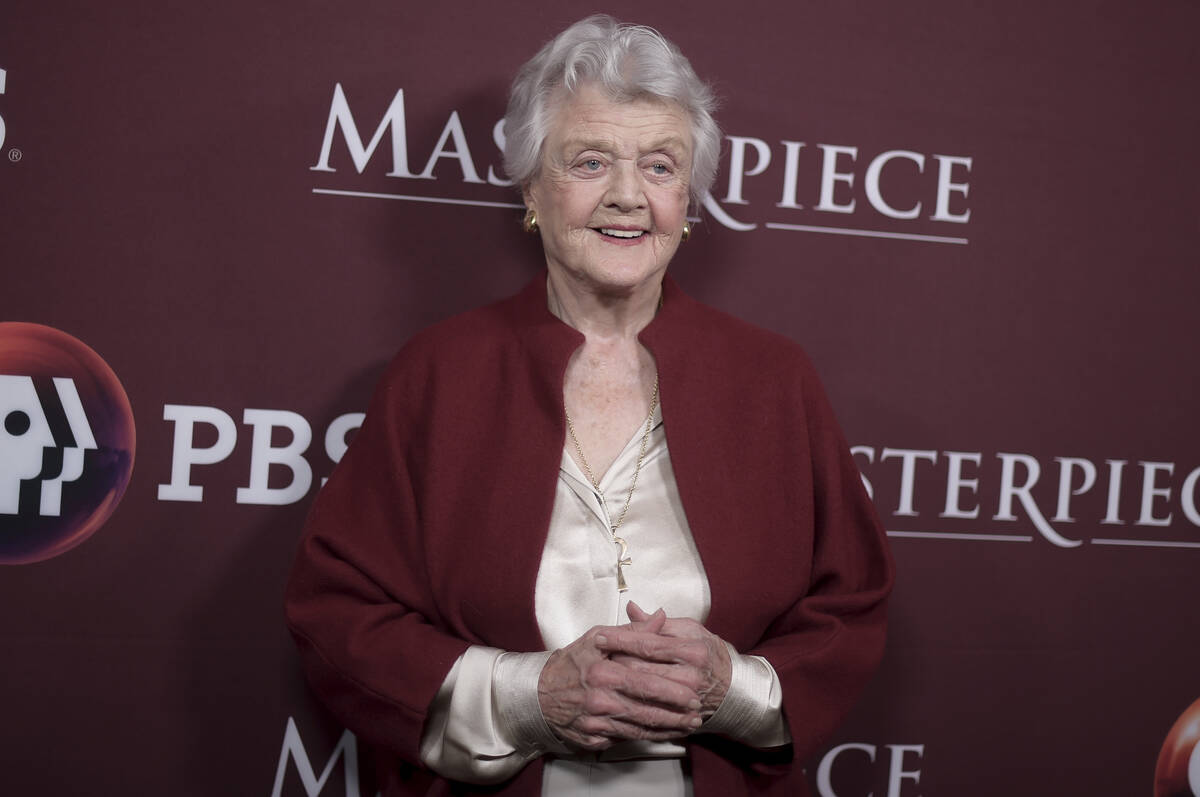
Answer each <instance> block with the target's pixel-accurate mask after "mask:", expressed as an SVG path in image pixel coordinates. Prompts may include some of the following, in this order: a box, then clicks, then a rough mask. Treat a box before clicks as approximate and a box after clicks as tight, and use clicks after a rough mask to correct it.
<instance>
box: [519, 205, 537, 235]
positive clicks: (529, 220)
mask: <svg viewBox="0 0 1200 797" xmlns="http://www.w3.org/2000/svg"><path fill="white" fill-rule="evenodd" d="M521 226H522V227H524V228H525V232H537V231H538V225H537V211H536V210H533V209H530V210H527V211H525V221H523V222H521Z"/></svg>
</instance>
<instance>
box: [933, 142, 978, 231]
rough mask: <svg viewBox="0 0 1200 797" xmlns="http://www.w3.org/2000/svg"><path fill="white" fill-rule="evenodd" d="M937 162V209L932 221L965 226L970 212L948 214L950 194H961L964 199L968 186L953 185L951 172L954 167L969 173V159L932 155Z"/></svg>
mask: <svg viewBox="0 0 1200 797" xmlns="http://www.w3.org/2000/svg"><path fill="white" fill-rule="evenodd" d="M933 157H935V158H937V161H938V181H937V208H936V210H934V212H933V220H934V221H954V222H958V223H959V224H966V223H967V219H969V218H971V211H970V209H969V208H968V209H967V210H965V211H963V212H962V213H951V212H950V194H951V193H957V194H962V195H963V197H964V198H965V197H966V196H967V191H968V190H969V189H970V186H969V185H968V184H967V183H953V182H951V178H952V177H953V171H954V167H955V166H965V167H966V169H967V171H968V172H969V171H971V159H970V158H959V157H956V156H954V155H934V156H933Z"/></svg>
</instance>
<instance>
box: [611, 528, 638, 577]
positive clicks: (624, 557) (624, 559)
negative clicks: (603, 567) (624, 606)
mask: <svg viewBox="0 0 1200 797" xmlns="http://www.w3.org/2000/svg"><path fill="white" fill-rule="evenodd" d="M612 535H613V542H615V543H616V544H617V545H619V546H621V552H620V553H619V554H617V592H625V591H627V590H628V589H629V585H628V584H626V583H625V571H624V570H622V569H621V568H623V567H628V566H629V565H632V564H633V560H632V559H630V558H629V545H627V544H626V542H625V540H623V539H621V538H620V537H618V536H617V530H616V529H613V530H612Z"/></svg>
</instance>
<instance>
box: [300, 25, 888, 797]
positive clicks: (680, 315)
mask: <svg viewBox="0 0 1200 797" xmlns="http://www.w3.org/2000/svg"><path fill="white" fill-rule="evenodd" d="M712 107H713V99H712V94H711V92H710V91H709V89H708V88H707V87H706V86H705V85H704V84H703V83H701V82H700V81H699V80H698V79H697V77H696V75H695V73H694V72H693V71H692V68H691V66H690V65H689V64H688V62H687V60H686V59H685V58H684V57H683V55H682V54H681V53H680V52H679V50H678V49H677V48H676V47H675V46H674V45H672V44H670V43H669V42H667V41H666V40H664V39H663V38H662V37H661V36H660V35H659V34H658V33H656V32H655V31H653V30H651V29H648V28H644V27H636V26H626V25H618V24H617V23H615V22H614V21H613V20H611V19H609V18H607V17H592V18H589V19H585V20H583V21H582V22H579V23H577V24H575V25H572V26H571V27H570V28H568V29H567V30H566V31H564V32H563V33H562V34H560V35H559V36H558V37H557V38H555V39H554V40H553V41H551V42H550V43H549V44H547V45H546V46H545V47H544V48H543V49H542V50H541V51H540V52H539V53H538V54H537V55H536V56H534V58H533V59H532V60H531V61H530V62H529V63H528V64H526V65H525V67H524V68H523V69H522V70H521V72H520V74H519V75H518V77H517V79H516V81H515V83H514V85H513V89H512V97H511V100H510V103H509V109H508V115H507V117H506V119H505V130H506V132H507V146H506V150H505V162H506V165H507V168H508V171H509V174H510V175H511V176H512V177H513V178H514V179H515V180H516V181H517V182H518V184H519V185H520V186H521V190H522V195H523V197H524V200H525V204H526V206H527V209H528V212H527V214H526V217H525V227H526V229H527V230H528V231H530V232H532V233H536V234H539V235H540V236H541V240H542V244H543V247H544V250H545V257H546V271H545V273H544V274H542V275H540V276H539V277H538V278H537V279H535V280H534V281H533V282H532V283H531V284H530V285H529V286H528V287H527V288H526V289H525V290H524V291H522V292H521V293H520V294H518V295H517V296H515V297H514V298H512V299H509V300H506V301H503V302H500V303H498V304H495V305H492V306H490V307H486V308H483V309H481V310H477V311H474V312H470V313H466V314H464V315H462V316H459V317H456V318H453V319H450V320H448V321H445V322H443V323H441V324H438V325H436V326H435V327H433V328H431V329H429V330H427V331H425V332H423V333H421V334H419V335H417V336H416V337H415V338H414V339H413V340H411V341H410V342H409V343H408V345H406V346H405V347H404V349H403V350H402V351H401V352H400V354H399V355H398V356H397V358H396V359H395V361H394V362H393V364H392V365H391V367H390V368H389V370H388V371H387V373H386V375H385V376H384V378H383V381H382V383H381V385H380V386H379V388H378V389H377V391H376V393H375V395H374V398H373V399H372V402H371V405H370V407H369V411H368V413H367V417H366V421H365V422H364V424H363V427H362V429H361V430H360V431H359V433H358V435H357V437H356V438H355V440H354V441H353V443H352V445H351V446H350V449H349V451H348V452H347V453H346V455H345V457H344V458H343V460H342V462H341V464H340V465H339V467H338V469H337V470H336V471H335V473H334V474H333V476H332V478H331V479H330V480H329V483H328V484H327V485H326V486H325V487H324V489H323V490H322V491H321V493H320V495H319V497H318V498H317V501H316V503H315V505H314V507H313V510H312V513H311V516H310V518H309V521H308V527H307V530H306V534H305V537H304V540H303V543H302V545H301V548H300V551H299V554H298V557H297V561H296V564H295V568H294V571H293V574H292V578H291V582H290V584H289V588H288V602H287V608H288V618H289V623H290V626H291V629H292V631H293V633H294V635H295V637H296V640H297V643H298V645H299V648H300V651H301V655H302V657H303V661H304V665H305V668H306V670H307V673H308V676H309V678H310V681H311V683H312V685H313V687H314V689H315V690H316V691H317V693H318V694H319V695H320V696H321V697H322V699H323V700H324V701H325V702H326V703H327V704H328V705H329V706H330V707H331V708H332V709H333V711H334V712H335V713H336V714H337V716H338V717H339V718H340V719H341V720H342V721H344V722H345V724H346V725H347V726H348V727H350V728H351V729H353V730H354V731H355V732H356V733H357V734H358V735H359V736H360V738H362V739H364V740H366V741H368V742H369V743H371V744H372V745H374V746H376V747H377V748H379V750H380V751H381V753H382V755H381V757H380V759H379V760H380V761H381V763H382V767H381V780H382V782H381V786H382V788H383V791H384V793H385V794H424V793H430V794H433V793H436V794H444V793H449V792H454V793H465V792H470V791H471V790H472V789H474V788H478V789H479V790H480V791H487V792H488V793H491V792H494V791H496V790H500V791H504V792H505V793H513V794H538V793H541V794H574V793H580V792H587V793H590V794H621V795H630V794H653V795H670V794H680V795H681V794H689V793H695V794H697V795H704V794H711V795H732V794H746V793H751V792H753V793H774V794H786V795H795V794H803V793H806V791H807V787H806V786H805V782H804V776H803V771H802V768H801V765H800V764H801V763H802V762H803V760H804V759H805V758H806V757H807V756H809V755H810V754H811V753H813V752H814V751H815V750H816V749H817V748H818V747H819V745H820V744H821V743H822V742H823V741H824V740H825V739H827V738H828V736H829V734H830V732H831V730H832V729H833V727H834V725H835V723H836V722H837V721H838V720H839V718H840V717H841V716H842V715H843V713H844V712H845V711H846V710H847V708H848V707H849V706H850V704H851V702H852V701H853V699H854V698H855V696H856V694H857V693H858V691H859V690H860V688H861V687H862V685H863V683H864V681H865V680H866V678H867V677H868V676H869V674H870V673H871V671H872V670H873V669H874V667H875V666H876V664H877V663H878V660H879V657H880V653H881V650H882V647H883V639H884V625H885V617H884V602H885V598H886V595H887V593H888V590H889V588H890V585H891V580H892V566H891V560H890V557H889V553H888V550H887V546H886V541H885V538H884V535H883V533H882V531H881V529H880V527H879V523H878V520H877V518H876V517H875V514H874V512H873V510H872V508H871V505H870V503H869V501H868V500H867V497H866V495H865V494H864V491H863V487H862V484H861V481H860V479H859V476H858V473H857V471H856V469H855V467H854V464H853V462H852V461H851V458H850V455H849V452H848V451H847V447H846V444H845V442H844V440H843V438H842V435H841V433H840V431H839V430H838V427H837V425H836V423H835V421H834V418H833V414H832V412H831V411H830V408H829V406H828V404H827V403H826V399H825V396H824V395H823V393H822V391H821V388H820V385H819V384H818V381H817V378H816V376H815V374H814V373H813V370H812V367H811V365H810V364H809V362H808V360H807V359H806V358H805V356H804V354H803V353H802V352H801V350H800V349H799V348H798V347H797V346H796V345H795V344H793V343H790V342H789V341H787V340H784V339H782V338H780V337H778V336H776V335H773V334H770V333H767V332H764V331H761V330H759V329H756V328H754V327H751V326H749V325H747V324H745V323H742V322H740V321H737V320H735V319H733V318H730V317H728V316H726V315H724V314H721V313H719V312H717V311H715V310H712V309H709V308H707V307H704V306H702V305H700V304H698V303H697V302H695V301H693V300H692V299H690V298H688V297H687V296H685V295H684V294H683V293H682V292H681V291H680V289H679V288H678V287H677V286H676V285H675V283H674V282H672V281H671V280H670V279H669V278H668V277H667V275H666V272H667V266H668V264H669V263H670V261H671V258H672V257H673V256H674V254H675V252H676V250H677V249H678V247H679V246H680V243H681V242H682V241H685V240H686V239H687V237H688V234H689V227H688V222H687V211H688V208H689V204H690V205H691V206H693V207H696V206H698V200H699V198H700V197H701V196H702V195H703V194H704V192H705V191H706V190H707V189H708V187H709V185H710V184H711V181H712V179H713V175H714V172H715V170H716V163H717V158H718V148H719V140H720V139H719V132H718V129H717V126H716V124H715V123H714V121H713V119H712V116H711V110H712ZM470 784H477V786H476V785H470Z"/></svg>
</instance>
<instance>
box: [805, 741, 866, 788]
mask: <svg viewBox="0 0 1200 797" xmlns="http://www.w3.org/2000/svg"><path fill="white" fill-rule="evenodd" d="M847 750H860V751H862V752H864V753H866V754H867V755H868V756H869V757H870V758H871V761H872V762H874V761H875V745H873V744H861V743H858V742H847V743H846V744H839V745H838V746H837V747H835V748H833V749H832V750H830V751H829V752H828V753H826V754H825V755H824V757H823V758H822V759H821V763H820V765H819V766H818V767H817V793H818V794H820V796H821V797H838V795H837V793H836V792H835V791H834V790H833V782H832V779H831V777H830V776H831V775H832V774H833V762H834V761H835V760H837V757H838V756H840V755H841V754H842V753H844V752H846V751H847ZM868 797H869V795H868Z"/></svg>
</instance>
